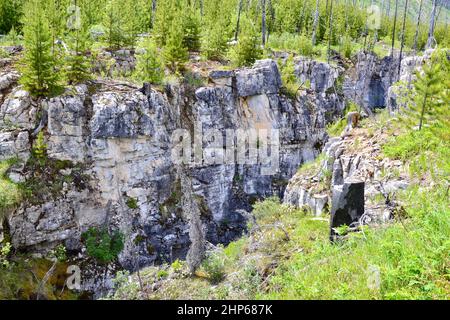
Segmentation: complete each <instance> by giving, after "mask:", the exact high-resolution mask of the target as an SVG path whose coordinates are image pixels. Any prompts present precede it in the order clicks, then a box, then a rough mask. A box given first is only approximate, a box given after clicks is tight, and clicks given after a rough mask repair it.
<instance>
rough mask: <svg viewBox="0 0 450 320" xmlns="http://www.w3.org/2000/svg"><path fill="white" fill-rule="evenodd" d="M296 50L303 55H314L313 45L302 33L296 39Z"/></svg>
mask: <svg viewBox="0 0 450 320" xmlns="http://www.w3.org/2000/svg"><path fill="white" fill-rule="evenodd" d="M298 52H299V53H300V55H302V56H305V57H312V56H314V47H313V45H312V43H311V40H310V39H308V38H307V37H306V36H304V35H301V36H300V37H299V39H298Z"/></svg>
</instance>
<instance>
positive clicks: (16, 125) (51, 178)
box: [0, 60, 344, 289]
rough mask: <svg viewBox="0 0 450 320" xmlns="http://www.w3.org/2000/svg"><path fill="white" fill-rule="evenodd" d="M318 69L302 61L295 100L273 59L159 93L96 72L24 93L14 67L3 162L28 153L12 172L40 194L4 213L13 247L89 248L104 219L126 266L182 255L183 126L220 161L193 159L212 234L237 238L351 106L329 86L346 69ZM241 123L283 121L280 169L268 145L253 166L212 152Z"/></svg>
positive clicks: (195, 187) (210, 237)
mask: <svg viewBox="0 0 450 320" xmlns="http://www.w3.org/2000/svg"><path fill="white" fill-rule="evenodd" d="M317 68H319V69H317ZM316 69H317V70H320V73H319V72H308V71H305V70H306V69H305V67H304V66H301V67H299V68H298V70H299V76H301V77H307V78H308V79H309V80H310V81H311V83H312V84H313V86H314V92H313V93H310V94H306V93H304V94H300V95H299V96H298V98H297V99H295V100H291V99H289V98H287V97H286V96H284V95H283V94H282V93H281V90H280V89H281V86H282V83H281V78H280V74H279V71H278V67H277V64H276V63H275V62H274V61H272V60H262V61H258V62H257V63H256V64H255V65H254V67H253V68H248V69H239V70H234V71H220V70H216V71H212V72H211V73H210V77H209V84H208V85H207V86H204V87H199V88H195V87H192V86H190V85H188V84H174V85H167V86H166V87H165V88H164V89H163V90H161V89H159V90H157V89H156V88H153V87H151V86H149V85H145V86H144V87H143V88H138V87H135V86H134V85H132V84H128V83H119V82H114V81H92V82H90V83H88V84H85V85H79V86H77V87H75V88H73V89H68V90H67V91H66V92H65V93H64V94H63V95H61V96H58V97H55V98H51V99H43V100H35V99H32V98H31V97H30V96H29V94H28V93H27V92H25V91H23V90H22V89H21V87H20V86H18V85H17V84H16V82H17V75H16V74H15V73H11V72H7V73H5V74H2V75H1V79H2V81H1V88H2V97H4V98H2V99H3V100H2V104H1V107H0V150H1V154H0V159H2V160H5V159H10V158H13V157H17V158H19V159H20V161H19V162H18V163H17V164H15V165H14V166H13V167H12V168H11V169H10V170H9V172H8V174H9V177H10V178H11V179H12V180H14V181H16V182H19V183H24V185H25V186H27V187H28V188H30V189H31V190H30V192H32V193H33V194H34V196H33V197H31V198H30V199H24V201H23V202H22V203H21V205H20V206H19V207H18V208H17V209H16V210H14V212H12V213H11V214H10V215H9V216H8V219H7V220H6V224H7V230H9V233H10V237H11V241H12V244H13V246H14V247H15V248H17V249H20V250H27V251H29V252H32V253H40V254H46V253H47V252H48V251H49V250H51V249H53V248H54V247H55V246H57V245H58V244H64V245H65V246H66V248H67V249H68V250H69V251H70V252H74V253H78V254H79V255H80V257H84V256H85V247H84V245H83V243H82V241H81V239H80V238H81V234H82V233H83V232H84V231H86V230H87V229H88V228H90V227H96V228H107V229H108V230H119V231H120V232H121V233H122V234H124V235H125V239H126V241H125V249H124V250H123V251H122V253H121V254H120V255H119V262H120V264H121V265H122V266H123V267H125V268H129V269H135V268H136V267H143V266H145V265H150V264H153V263H158V262H163V261H173V260H175V259H176V258H185V256H186V254H187V251H188V249H189V246H190V242H191V240H190V237H189V229H190V225H189V221H190V220H189V219H188V214H187V213H186V212H185V211H186V210H185V206H182V201H181V200H182V193H183V190H182V186H181V181H180V176H179V173H177V172H178V171H177V169H176V166H175V165H174V163H173V154H172V153H173V150H174V147H175V144H176V142H177V141H178V140H175V141H174V136H176V133H177V130H180V129H182V130H184V132H188V133H190V134H191V135H192V139H193V140H194V139H195V136H194V133H197V134H198V132H203V134H202V135H200V137H201V142H200V143H198V144H197V147H198V146H200V147H203V150H204V153H203V155H204V156H205V155H206V156H209V160H211V157H212V160H213V161H212V162H211V161H208V157H204V158H203V159H200V161H194V162H193V163H189V164H187V165H185V166H184V170H186V171H188V174H186V176H188V177H189V178H190V179H191V183H189V184H185V185H191V186H192V192H193V194H194V198H195V202H196V203H195V206H197V207H198V208H199V211H200V214H201V221H202V224H203V228H204V234H205V238H206V239H205V240H207V241H209V242H211V243H214V244H216V243H227V242H229V241H230V240H232V239H234V238H236V237H238V236H240V235H241V234H242V232H243V230H245V224H246V221H245V219H244V217H243V216H242V215H241V214H240V213H239V212H240V210H250V208H251V204H252V203H253V202H254V201H255V200H257V199H260V198H264V197H267V196H271V195H278V196H282V195H283V193H284V189H285V186H286V184H287V182H288V180H289V179H290V178H291V177H292V176H293V175H294V173H295V172H296V170H297V168H298V166H299V165H300V164H301V163H303V162H305V161H310V160H312V159H314V158H315V157H316V156H317V154H318V153H319V152H320V150H321V147H322V145H323V144H324V143H325V142H326V140H327V135H326V133H325V127H326V125H327V123H329V122H331V121H332V120H334V119H336V118H337V117H339V116H340V115H341V113H342V110H343V108H344V105H343V99H342V98H339V96H338V94H337V93H335V92H328V91H327V89H329V88H330V87H331V86H332V85H333V83H334V81H335V80H336V78H337V72H336V71H335V70H334V69H333V68H331V67H329V66H327V65H325V64H321V65H320V66H319V67H316ZM212 129H213V130H215V131H214V132H215V133H216V134H215V138H216V141H215V142H216V143H215V144H214V145H215V149H211V148H210V149H208V147H210V146H211V145H212V141H213V140H214V139H213V137H211V136H208V134H207V133H205V132H211V130H212ZM239 129H241V130H252V129H253V130H259V131H260V130H266V131H267V132H270V131H275V130H278V135H279V141H278V146H277V147H278V152H279V160H278V161H277V163H276V164H277V165H276V166H275V169H274V170H273V172H270V174H261V173H262V170H263V169H264V167H265V165H266V164H265V163H264V161H265V159H264V157H262V156H261V154H260V153H257V155H256V159H253V160H256V161H255V162H252V161H248V162H244V163H237V162H223V163H222V162H220V161H216V162H215V161H214V155H212V154H207V152H209V151H210V150H215V151H217V152H218V153H220V150H223V149H224V147H225V142H226V139H227V138H226V133H227V132H228V131H230V130H231V131H233V132H235V131H236V130H239ZM39 131H42V132H43V133H44V136H45V143H46V146H47V148H46V152H47V157H48V161H50V164H49V167H51V168H52V169H51V170H50V169H48V170H47V169H42V170H41V169H39V170H34V169H35V168H36V164H33V163H31V161H30V154H31V152H32V149H33V145H35V144H36V135H37V133H38V132H39ZM266 131H262V132H266ZM183 137H184V138H186V137H185V136H183ZM232 140H234V141H236V140H237V138H236V137H234V138H233V139H232ZM191 142H192V141H191ZM217 142H218V143H217ZM258 143H259V142H258ZM274 146H275V144H274V145H273V146H272V148H274ZM260 148H262V147H261V146H260V145H258V146H257V149H260ZM205 150H206V151H205ZM208 150H209V151H208ZM233 152H234V151H233ZM213 153H214V151H213ZM247 160H252V159H251V156H248V157H247ZM272 165H273V164H272ZM31 181H32V182H33V183H31ZM33 188H34V189H33ZM35 189H37V190H35ZM97 285H98V284H93V283H90V284H87V286H91V287H93V286H97ZM87 289H89V288H87Z"/></svg>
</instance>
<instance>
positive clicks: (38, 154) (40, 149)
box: [32, 131, 47, 167]
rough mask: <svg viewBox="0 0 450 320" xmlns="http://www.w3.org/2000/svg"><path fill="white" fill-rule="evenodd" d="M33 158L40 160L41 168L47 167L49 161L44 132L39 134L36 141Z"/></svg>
mask: <svg viewBox="0 0 450 320" xmlns="http://www.w3.org/2000/svg"><path fill="white" fill-rule="evenodd" d="M32 152H33V156H34V157H35V158H36V159H37V160H38V162H39V164H40V165H41V167H43V166H45V163H46V161H47V144H46V143H45V139H44V132H43V131H41V132H39V133H38V135H37V138H36V141H35V142H34V144H33V150H32Z"/></svg>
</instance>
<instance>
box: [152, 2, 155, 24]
mask: <svg viewBox="0 0 450 320" xmlns="http://www.w3.org/2000/svg"><path fill="white" fill-rule="evenodd" d="M155 15H156V0H152V28H153V26H154V25H155Z"/></svg>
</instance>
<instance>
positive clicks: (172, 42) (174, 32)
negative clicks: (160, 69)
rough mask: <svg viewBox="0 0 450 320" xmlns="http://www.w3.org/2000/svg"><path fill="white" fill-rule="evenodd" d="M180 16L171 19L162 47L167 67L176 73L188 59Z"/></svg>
mask: <svg viewBox="0 0 450 320" xmlns="http://www.w3.org/2000/svg"><path fill="white" fill-rule="evenodd" d="M181 18H182V17H181V16H180V15H179V16H178V17H176V18H174V19H173V20H172V24H171V26H170V29H169V33H168V37H167V40H166V45H165V46H164V49H163V55H164V61H165V63H166V65H167V67H168V68H169V69H170V70H171V71H172V72H176V73H179V72H181V71H182V70H183V68H184V64H185V62H186V61H188V59H189V52H188V49H187V47H186V46H185V45H184V29H183V22H182V21H181V20H182V19H181Z"/></svg>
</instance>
